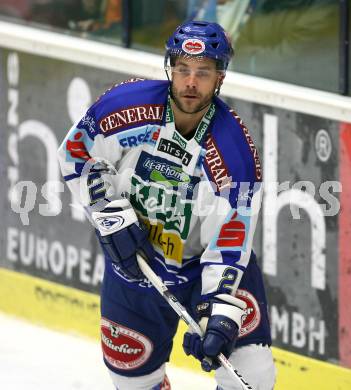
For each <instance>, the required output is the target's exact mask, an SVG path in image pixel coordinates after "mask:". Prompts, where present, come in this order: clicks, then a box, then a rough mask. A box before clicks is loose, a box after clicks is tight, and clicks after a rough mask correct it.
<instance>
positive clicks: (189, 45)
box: [182, 39, 205, 55]
mask: <svg viewBox="0 0 351 390" xmlns="http://www.w3.org/2000/svg"><path fill="white" fill-rule="evenodd" d="M182 49H183V50H184V51H185V53H188V54H193V55H194V54H201V53H202V52H204V51H205V44H204V42H203V41H201V40H200V39H186V40H185V41H184V42H183V44H182Z"/></svg>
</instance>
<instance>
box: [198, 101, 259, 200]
mask: <svg viewBox="0 0 351 390" xmlns="http://www.w3.org/2000/svg"><path fill="white" fill-rule="evenodd" d="M215 103H216V108H217V111H216V115H215V119H214V122H213V125H212V126H211V132H210V134H209V137H208V139H207V141H206V157H205V161H204V168H205V170H206V173H207V176H208V177H209V178H210V179H211V181H212V182H214V183H215V185H216V187H217V192H216V193H217V194H218V195H219V194H220V193H221V192H222V191H224V190H228V189H230V197H231V198H235V199H236V198H237V197H238V192H239V187H241V188H242V189H244V188H246V187H250V188H251V191H250V192H252V190H253V186H254V184H255V183H257V182H261V180H262V166H261V162H260V159H259V156H258V151H257V149H256V147H255V145H254V142H253V140H252V138H251V136H250V134H249V131H248V129H247V127H246V126H245V125H244V123H243V121H242V120H241V119H240V117H239V116H238V115H237V114H236V112H235V111H234V110H232V109H230V107H228V105H227V104H225V103H224V102H223V101H222V100H221V99H219V98H216V99H215ZM244 183H248V184H247V185H246V184H244ZM233 201H234V200H233ZM231 203H232V202H231Z"/></svg>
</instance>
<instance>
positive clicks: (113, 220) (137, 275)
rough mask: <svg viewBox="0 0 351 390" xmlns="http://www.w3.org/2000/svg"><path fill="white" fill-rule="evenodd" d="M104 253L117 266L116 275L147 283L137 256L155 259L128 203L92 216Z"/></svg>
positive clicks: (113, 205) (115, 204)
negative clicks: (140, 254) (137, 254)
mask: <svg viewBox="0 0 351 390" xmlns="http://www.w3.org/2000/svg"><path fill="white" fill-rule="evenodd" d="M92 218H93V220H94V222H95V225H96V227H97V235H98V238H99V241H100V244H101V247H102V249H103V250H104V252H106V253H107V254H108V255H109V257H110V258H111V260H112V262H113V263H114V264H115V265H116V267H117V271H118V272H119V273H121V274H122V275H123V276H124V277H126V278H127V279H129V280H141V279H144V275H143V273H142V271H141V269H140V268H139V266H138V263H137V259H136V252H141V253H142V254H143V255H144V257H145V258H146V259H152V258H153V257H154V254H155V252H154V249H153V247H152V245H151V243H150V242H149V241H148V233H147V231H145V230H144V229H142V228H141V227H140V226H139V222H138V218H137V216H136V214H135V211H134V209H133V207H132V205H131V204H130V202H129V200H128V199H120V200H114V201H112V202H110V203H108V205H107V206H106V207H105V208H104V209H103V210H102V211H101V212H93V213H92Z"/></svg>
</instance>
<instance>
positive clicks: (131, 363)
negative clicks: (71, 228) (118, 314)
mask: <svg viewBox="0 0 351 390" xmlns="http://www.w3.org/2000/svg"><path fill="white" fill-rule="evenodd" d="M101 345H102V351H103V354H104V358H105V359H106V361H107V362H108V363H109V364H110V365H111V366H113V367H115V368H118V369H120V370H133V369H136V368H138V367H141V366H142V365H143V364H145V363H146V362H147V361H148V359H149V357H150V355H151V352H152V350H153V344H152V342H151V340H149V338H147V337H146V336H144V335H143V334H141V333H139V332H136V331H135V330H133V329H129V328H127V327H125V326H123V325H120V324H117V323H115V322H112V321H110V320H108V319H106V318H101Z"/></svg>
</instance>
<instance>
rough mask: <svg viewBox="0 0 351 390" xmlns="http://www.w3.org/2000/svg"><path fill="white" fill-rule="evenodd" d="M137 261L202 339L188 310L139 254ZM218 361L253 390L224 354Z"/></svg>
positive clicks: (200, 330) (218, 357)
mask: <svg viewBox="0 0 351 390" xmlns="http://www.w3.org/2000/svg"><path fill="white" fill-rule="evenodd" d="M137 261H138V264H139V267H140V269H141V270H142V272H143V274H144V275H145V276H146V277H147V278H148V279H149V280H150V282H151V284H152V285H153V286H154V287H155V288H156V290H157V291H158V292H159V293H160V294H161V295H162V296H163V297H164V298H165V300H166V301H167V302H168V303H169V305H170V306H171V307H172V308H173V310H174V311H175V312H176V313H177V314H178V315H179V317H180V318H181V319H182V320H183V321H184V322H185V323H186V324H187V325H188V326H190V327H191V328H192V330H193V331H194V332H196V333H197V334H199V335H200V336H201V337H202V336H203V335H204V333H203V331H202V329H201V328H200V326H199V325H198V323H197V322H196V321H195V320H194V319H193V318H192V317H191V315H190V314H189V313H188V312H187V310H186V308H185V307H184V306H183V305H182V304H181V303H180V302H179V301H178V299H177V298H176V297H175V296H174V295H173V294H172V293H171V292H170V291H169V290H168V288H167V287H166V286H165V285H164V283H163V282H162V280H161V279H160V278H159V277H158V276H157V275H156V274H155V272H154V271H153V270H152V269H151V268H150V266H149V265H148V264H147V262H146V261H145V259H144V258H143V257H142V256H141V255H140V254H139V253H137ZM217 359H218V361H219V362H220V364H221V365H222V367H224V368H225V370H226V371H227V373H228V374H229V375H230V376H231V377H232V378H233V379H234V380H236V381H239V382H240V384H241V386H242V388H243V390H253V389H252V387H251V386H250V385H249V384H248V383H247V382H246V381H245V380H244V378H243V377H242V375H241V374H239V373H238V371H237V370H236V369H235V368H234V367H233V366H232V365H231V363H230V362H229V360H228V359H227V358H226V357H225V356H224V355H223V354H222V353H220V354H219V355H218V356H217Z"/></svg>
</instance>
